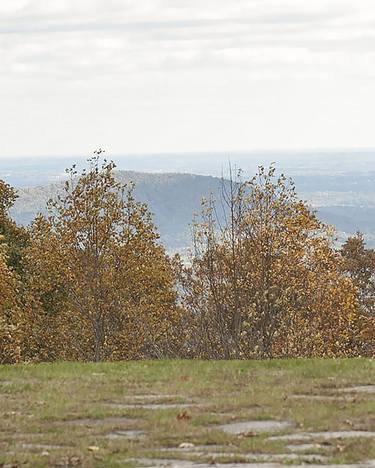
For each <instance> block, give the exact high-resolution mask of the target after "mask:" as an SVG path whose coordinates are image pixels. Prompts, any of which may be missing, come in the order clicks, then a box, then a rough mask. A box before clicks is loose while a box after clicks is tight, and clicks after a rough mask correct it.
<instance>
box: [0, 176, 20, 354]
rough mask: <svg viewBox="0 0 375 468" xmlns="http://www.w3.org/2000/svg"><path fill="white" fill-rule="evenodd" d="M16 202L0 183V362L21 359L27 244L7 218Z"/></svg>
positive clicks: (4, 183) (12, 195)
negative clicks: (24, 270) (22, 300)
mask: <svg viewBox="0 0 375 468" xmlns="http://www.w3.org/2000/svg"><path fill="white" fill-rule="evenodd" d="M16 199H17V192H16V190H15V189H14V188H13V187H11V186H10V185H9V184H7V183H6V182H4V181H3V180H0V362H1V363H12V362H17V361H19V360H20V359H21V351H20V345H21V336H22V330H21V326H22V320H21V316H20V308H21V282H20V274H21V272H22V254H23V250H24V248H25V246H26V244H27V234H26V231H25V230H24V229H22V228H20V227H18V226H17V225H16V223H15V222H14V221H13V220H12V219H11V218H10V216H9V209H10V208H11V207H12V206H13V204H14V202H15V200H16Z"/></svg>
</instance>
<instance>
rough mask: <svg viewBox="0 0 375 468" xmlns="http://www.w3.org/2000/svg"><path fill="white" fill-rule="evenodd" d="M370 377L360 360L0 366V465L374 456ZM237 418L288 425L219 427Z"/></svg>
mask: <svg viewBox="0 0 375 468" xmlns="http://www.w3.org/2000/svg"><path fill="white" fill-rule="evenodd" d="M374 384H375V362H374V361H373V360H366V359H355V360H283V361H281V360H274V361H233V362H227V361H220V362H202V361H154V362H150V361H146V362H124V363H103V364H77V363H56V364H38V365H31V364H30V365H17V366H0V411H1V419H0V421H1V423H0V466H9V467H16V466H32V467H34V466H35V467H39V466H61V467H62V466H88V467H91V466H96V467H117V466H129V467H131V466H142V465H147V464H149V465H150V466H160V465H161V464H162V462H158V461H157V460H158V459H163V460H166V459H173V460H178V459H179V460H191V461H194V462H197V463H198V462H199V463H201V466H204V463H206V464H207V465H206V466H208V464H212V463H227V462H231V463H239V466H241V463H243V464H244V463H245V462H247V463H249V465H248V466H251V465H250V463H251V462H252V461H253V462H256V461H273V462H276V463H277V465H280V464H283V463H285V464H292V463H294V464H301V463H303V462H309V463H324V464H334V463H336V464H358V463H360V462H366V461H368V460H374V459H375V438H374V437H371V434H369V433H368V432H369V431H375V394H374V392H373V387H371V385H372V386H374ZM353 387H359V388H353ZM160 404H165V406H163V405H161V406H160ZM184 405H185V406H184ZM237 421H238V422H240V421H252V422H254V421H255V422H257V421H285V422H289V423H290V426H289V427H285V428H282V429H281V431H280V430H278V431H276V430H275V432H274V430H273V429H272V428H271V429H270V430H267V431H266V432H262V431H258V430H257V429H254V430H251V424H250V426H249V427H250V429H249V430H246V431H242V432H241V433H239V434H233V433H228V432H225V431H224V430H223V429H222V428H220V427H218V426H219V425H223V424H227V423H233V422H237ZM256 427H257V426H256ZM326 431H344V432H343V434H338V435H337V434H336V435H335V436H334V435H332V437H331V436H330V435H327V434H326V433H325V432H326ZM348 431H363V432H358V433H356V437H345V435H347V434H349V433H348ZM365 431H367V432H365ZM311 432H316V433H317V434H307V435H306V433H311ZM301 433H302V436H301V440H298V438H297V439H296V440H294V441H290V440H287V439H285V438H282V437H281V438H279V437H278V436H280V435H286V434H299V436H300V435H301ZM349 435H350V434H349ZM272 436H274V437H272ZM299 436H298V437H299ZM181 444H183V445H182V446H181ZM165 463H167V462H165ZM174 463H175V465H176V466H178V463H177V462H174ZM2 464H3V465H2ZM181 466H185V465H183V464H181ZM186 466H189V463H188V462H186ZM242 466H245V465H242Z"/></svg>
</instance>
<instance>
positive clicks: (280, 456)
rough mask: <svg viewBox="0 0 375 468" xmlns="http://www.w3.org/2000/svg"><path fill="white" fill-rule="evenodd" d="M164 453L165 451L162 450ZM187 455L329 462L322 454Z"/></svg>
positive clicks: (192, 453) (226, 453) (252, 459)
mask: <svg viewBox="0 0 375 468" xmlns="http://www.w3.org/2000/svg"><path fill="white" fill-rule="evenodd" d="M167 450H168V451H170V452H173V453H178V452H180V450H178V449H177V450H169V449H167ZM160 451H161V452H163V449H162V450H160ZM184 452H185V453H190V454H191V455H194V456H196V457H210V458H211V459H213V460H215V459H217V458H222V457H226V458H242V459H244V460H246V461H249V462H253V461H257V462H266V463H267V462H276V461H280V462H281V461H283V462H284V461H301V462H302V461H303V462H307V463H314V462H319V463H322V462H324V461H326V460H327V457H325V456H323V455H320V454H306V455H304V454H296V453H240V452H236V453H231V452H198V451H190V452H189V451H186V450H184Z"/></svg>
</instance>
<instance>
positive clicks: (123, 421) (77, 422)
mask: <svg viewBox="0 0 375 468" xmlns="http://www.w3.org/2000/svg"><path fill="white" fill-rule="evenodd" d="M134 422H135V420H134V419H130V418H122V417H109V418H103V419H97V418H82V419H66V420H64V421H56V424H62V425H67V426H100V425H105V424H112V425H120V426H124V425H128V424H134Z"/></svg>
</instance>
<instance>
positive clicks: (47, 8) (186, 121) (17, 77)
mask: <svg viewBox="0 0 375 468" xmlns="http://www.w3.org/2000/svg"><path fill="white" fill-rule="evenodd" d="M374 113H375V1H374V0H313V1H311V0H310V1H307V0H0V158H6V157H13V156H32V155H42V156H47V155H51V156H52V155H79V154H87V153H90V152H91V151H92V150H93V149H95V148H96V147H99V146H101V147H105V148H106V149H107V150H108V151H109V152H110V153H112V154H116V153H129V152H164V151H165V152H173V151H194V150H214V151H215V150H228V151H229V150H248V149H250V150H251V149H271V148H284V149H288V148H316V147H320V148H337V147H340V148H343V147H375V119H374Z"/></svg>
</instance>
